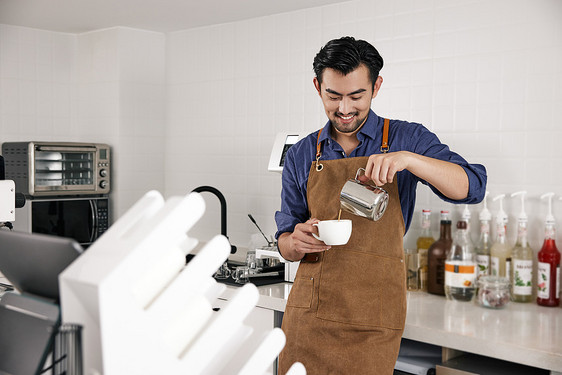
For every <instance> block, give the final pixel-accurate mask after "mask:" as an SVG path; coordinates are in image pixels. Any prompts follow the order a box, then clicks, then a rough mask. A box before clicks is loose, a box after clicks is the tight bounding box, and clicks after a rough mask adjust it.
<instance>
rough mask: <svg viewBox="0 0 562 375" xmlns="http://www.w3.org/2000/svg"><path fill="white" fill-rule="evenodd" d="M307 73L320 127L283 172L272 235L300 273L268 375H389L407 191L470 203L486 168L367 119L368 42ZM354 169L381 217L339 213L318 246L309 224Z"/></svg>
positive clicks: (328, 53) (404, 126)
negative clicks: (341, 241) (342, 225)
mask: <svg viewBox="0 0 562 375" xmlns="http://www.w3.org/2000/svg"><path fill="white" fill-rule="evenodd" d="M313 67H314V72H315V78H314V86H315V87H316V90H317V91H318V94H319V96H320V98H321V100H322V103H323V104H324V109H325V112H326V115H327V117H328V120H329V121H328V123H327V124H326V125H325V126H324V127H323V128H322V129H320V130H319V131H316V132H314V133H312V134H310V135H308V136H307V137H306V138H304V139H302V140H301V141H300V142H298V143H297V144H295V145H294V146H293V147H291V148H290V149H289V151H288V152H287V156H286V159H285V165H284V169H283V177H282V180H283V188H282V192H281V210H280V211H278V212H276V214H275V219H276V222H277V228H278V231H277V234H276V236H277V238H278V246H279V251H280V253H281V255H282V256H283V257H284V258H286V259H288V260H291V261H301V264H300V266H299V270H298V273H297V275H296V278H295V282H294V284H293V287H292V289H291V294H290V296H289V299H288V300H287V305H286V309H285V315H284V317H283V324H282V329H283V331H284V332H285V335H286V337H287V344H286V346H285V348H284V350H283V352H282V353H281V355H280V357H279V372H280V373H281V374H284V373H285V372H286V371H287V370H288V368H289V366H290V365H291V364H292V363H294V362H296V361H299V362H302V363H303V364H304V365H305V367H306V369H307V373H308V374H312V375H314V374H392V373H393V368H394V364H395V362H396V358H397V356H398V350H399V346H400V338H401V336H402V332H403V329H404V321H405V317H406V287H405V279H406V277H405V269H404V264H403V256H404V254H403V236H404V234H405V232H406V231H407V229H408V227H409V225H410V222H411V219H412V214H413V210H414V206H415V197H416V186H417V183H418V182H421V183H423V184H426V185H428V186H429V187H430V188H431V189H432V190H433V191H434V192H435V193H436V194H437V195H438V196H439V197H441V198H442V199H443V200H445V201H448V202H452V203H459V204H460V203H478V202H480V201H481V200H482V199H483V198H484V193H485V190H486V180H487V176H486V170H485V168H484V167H483V166H482V165H478V164H469V163H468V162H467V161H466V160H465V159H463V158H462V157H461V156H460V155H458V154H456V153H454V152H452V151H451V150H450V149H449V147H447V146H446V145H444V144H442V143H441V142H440V141H439V139H438V138H437V136H436V135H435V134H433V133H431V132H430V131H429V130H427V128H425V127H424V126H423V125H421V124H417V123H410V122H406V121H400V120H388V119H385V118H382V117H379V116H378V115H377V114H375V113H374V112H373V111H372V110H371V103H372V101H373V99H375V97H376V96H377V94H378V93H379V91H380V89H381V86H382V83H383V79H382V77H381V76H379V72H380V70H381V69H382V67H383V59H382V57H381V56H380V54H379V53H378V51H377V50H376V49H375V47H373V46H372V45H371V44H369V43H368V42H366V41H363V40H355V39H354V38H352V37H344V38H340V39H335V40H332V41H330V42H328V43H327V44H326V45H325V46H324V47H322V49H321V50H320V52H318V54H317V55H316V57H315V59H314V64H313ZM359 168H364V169H365V175H364V176H361V179H362V180H363V181H364V182H367V181H369V180H371V181H370V182H369V183H374V184H376V185H377V186H382V187H383V188H384V189H385V190H386V191H387V192H388V193H389V197H390V198H389V204H388V207H387V209H386V211H385V214H384V216H383V217H382V218H381V219H380V220H378V221H372V220H369V219H366V218H363V217H358V216H354V215H352V214H349V213H347V212H343V213H342V215H341V217H342V218H346V219H351V220H352V222H353V232H352V235H351V238H350V240H349V242H348V243H347V244H346V245H342V246H333V247H330V246H327V245H326V244H324V243H323V242H322V241H319V240H317V239H316V238H314V237H313V234H317V229H316V227H315V226H314V225H313V224H315V223H317V222H318V221H319V220H330V219H337V218H338V215H339V211H340V202H339V193H340V191H341V189H342V187H343V185H344V183H345V182H346V181H347V180H348V179H350V178H353V177H354V176H355V174H356V172H357V171H358V170H359ZM327 250H329V251H327Z"/></svg>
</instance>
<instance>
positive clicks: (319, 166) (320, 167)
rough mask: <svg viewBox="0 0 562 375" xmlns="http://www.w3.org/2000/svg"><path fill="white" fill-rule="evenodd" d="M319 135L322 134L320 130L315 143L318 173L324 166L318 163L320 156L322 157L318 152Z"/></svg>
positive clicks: (319, 145) (319, 146)
mask: <svg viewBox="0 0 562 375" xmlns="http://www.w3.org/2000/svg"><path fill="white" fill-rule="evenodd" d="M320 134H322V129H320V130H319V131H318V139H317V141H316V172H320V171H321V170H322V168H324V166H323V165H322V164H320V163H319V160H320V156H321V155H322V152H321V151H320V148H321V144H320Z"/></svg>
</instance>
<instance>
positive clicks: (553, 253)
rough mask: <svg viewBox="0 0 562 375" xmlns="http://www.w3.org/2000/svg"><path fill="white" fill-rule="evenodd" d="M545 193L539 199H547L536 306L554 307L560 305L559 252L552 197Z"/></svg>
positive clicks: (551, 194) (539, 256) (539, 259)
mask: <svg viewBox="0 0 562 375" xmlns="http://www.w3.org/2000/svg"><path fill="white" fill-rule="evenodd" d="M553 195H554V193H546V194H543V195H542V196H541V199H544V198H548V215H547V216H546V221H545V233H544V243H543V245H542V248H541V250H540V251H539V253H538V261H539V262H538V267H537V268H538V272H537V304H539V305H541V306H549V307H556V306H558V305H560V252H559V251H558V249H557V248H556V241H555V237H556V230H555V226H554V224H555V221H554V216H552V197H553Z"/></svg>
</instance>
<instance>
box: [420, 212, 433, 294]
mask: <svg viewBox="0 0 562 375" xmlns="http://www.w3.org/2000/svg"><path fill="white" fill-rule="evenodd" d="M421 228H422V230H421V234H420V236H419V237H418V240H417V241H416V245H417V248H418V262H419V263H418V265H419V268H418V290H422V291H427V272H428V271H427V269H428V266H427V261H428V259H427V257H428V251H429V247H430V246H431V245H433V243H434V242H435V239H434V238H433V235H432V234H431V210H428V209H423V210H422V221H421Z"/></svg>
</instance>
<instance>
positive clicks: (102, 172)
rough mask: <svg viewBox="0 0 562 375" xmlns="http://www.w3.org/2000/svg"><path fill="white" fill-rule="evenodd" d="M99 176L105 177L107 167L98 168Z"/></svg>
mask: <svg viewBox="0 0 562 375" xmlns="http://www.w3.org/2000/svg"><path fill="white" fill-rule="evenodd" d="M100 176H101V177H107V169H102V170H100Z"/></svg>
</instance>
